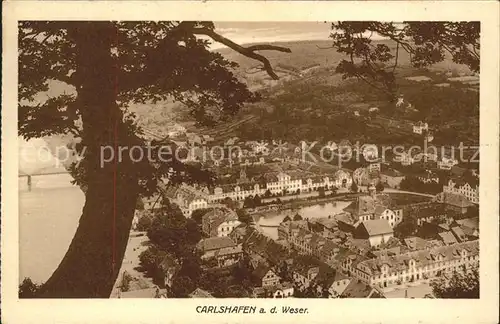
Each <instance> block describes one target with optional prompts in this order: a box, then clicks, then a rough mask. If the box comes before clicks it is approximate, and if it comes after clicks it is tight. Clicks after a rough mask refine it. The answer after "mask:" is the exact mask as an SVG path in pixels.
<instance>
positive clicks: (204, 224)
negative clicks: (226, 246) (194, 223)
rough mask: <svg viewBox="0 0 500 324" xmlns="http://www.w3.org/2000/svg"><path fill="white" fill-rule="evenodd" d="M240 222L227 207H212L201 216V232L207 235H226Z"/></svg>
mask: <svg viewBox="0 0 500 324" xmlns="http://www.w3.org/2000/svg"><path fill="white" fill-rule="evenodd" d="M240 224H241V222H240V221H239V220H238V215H236V213H235V212H233V211H232V210H229V209H225V208H224V209H222V208H213V209H212V210H210V211H208V212H207V213H206V214H205V215H203V216H202V218H201V229H202V232H203V233H204V234H205V235H206V236H208V237H214V236H228V235H229V234H230V233H231V232H232V231H233V229H234V228H236V227H237V226H239V225H240Z"/></svg>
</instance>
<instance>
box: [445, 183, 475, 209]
mask: <svg viewBox="0 0 500 324" xmlns="http://www.w3.org/2000/svg"><path fill="white" fill-rule="evenodd" d="M443 192H448V193H454V194H460V195H463V196H464V197H466V198H467V199H468V200H470V201H471V202H473V203H475V204H478V203H479V179H478V178H476V177H473V176H471V177H467V178H455V179H450V180H449V181H448V184H447V185H444V186H443Z"/></svg>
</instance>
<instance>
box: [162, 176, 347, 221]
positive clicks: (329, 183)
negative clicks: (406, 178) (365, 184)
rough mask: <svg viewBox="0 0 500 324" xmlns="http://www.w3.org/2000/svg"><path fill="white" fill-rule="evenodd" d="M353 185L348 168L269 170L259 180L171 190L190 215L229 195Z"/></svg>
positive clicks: (240, 196) (239, 198)
mask: <svg viewBox="0 0 500 324" xmlns="http://www.w3.org/2000/svg"><path fill="white" fill-rule="evenodd" d="M351 184H352V178H351V176H350V174H349V173H348V172H347V171H344V170H338V171H336V172H335V173H333V174H325V175H313V174H307V173H306V174H304V172H299V171H293V172H287V173H286V172H268V173H266V174H264V175H262V176H261V177H259V179H253V180H251V181H248V180H247V181H244V182H243V181H241V182H237V183H233V184H226V185H220V186H215V187H207V186H203V187H198V188H194V187H191V186H188V185H181V186H179V188H178V189H177V190H175V191H172V192H171V193H170V198H172V199H173V201H174V202H175V203H176V204H177V205H178V206H179V207H180V208H181V210H182V212H183V214H184V215H185V216H186V217H190V216H191V215H192V213H193V212H194V211H195V210H198V209H205V208H208V207H209V205H212V204H217V203H220V202H223V201H224V200H225V199H228V198H229V199H231V200H233V201H243V200H245V198H247V197H254V196H256V195H259V196H265V195H266V194H269V193H270V194H273V195H278V194H283V193H299V192H310V191H313V190H318V189H319V188H325V189H332V188H349V187H350V186H351Z"/></svg>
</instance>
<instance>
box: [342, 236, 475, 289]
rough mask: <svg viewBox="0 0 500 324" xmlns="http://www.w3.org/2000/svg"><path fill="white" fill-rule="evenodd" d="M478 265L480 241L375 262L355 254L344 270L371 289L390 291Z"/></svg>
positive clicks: (390, 256)
mask: <svg viewBox="0 0 500 324" xmlns="http://www.w3.org/2000/svg"><path fill="white" fill-rule="evenodd" d="M478 263H479V241H478V240H475V241H468V242H463V243H457V244H453V245H445V246H439V247H435V248H431V249H424V250H417V251H413V252H407V253H404V254H393V255H383V256H381V257H378V258H373V259H368V258H366V257H365V256H359V255H354V254H353V255H350V256H349V257H348V258H346V259H345V260H344V262H343V263H342V269H343V270H344V271H346V272H347V273H348V274H350V275H352V276H354V277H355V278H358V279H359V280H361V281H362V282H364V283H366V284H368V285H370V286H379V287H390V286H396V285H398V284H401V283H405V282H416V283H418V282H422V281H424V280H428V279H430V278H433V277H436V276H439V275H441V274H443V273H450V272H453V271H461V267H463V266H465V267H466V268H470V267H471V266H474V265H477V264H478Z"/></svg>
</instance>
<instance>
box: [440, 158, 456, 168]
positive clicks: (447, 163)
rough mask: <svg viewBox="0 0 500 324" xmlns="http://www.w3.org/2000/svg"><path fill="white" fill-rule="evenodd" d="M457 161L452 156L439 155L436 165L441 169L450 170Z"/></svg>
mask: <svg viewBox="0 0 500 324" xmlns="http://www.w3.org/2000/svg"><path fill="white" fill-rule="evenodd" d="M457 164H458V161H457V160H456V159H454V158H448V157H446V156H443V157H441V160H439V161H437V167H438V168H439V169H441V170H451V169H452V168H453V167H454V166H455V165H457Z"/></svg>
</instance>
